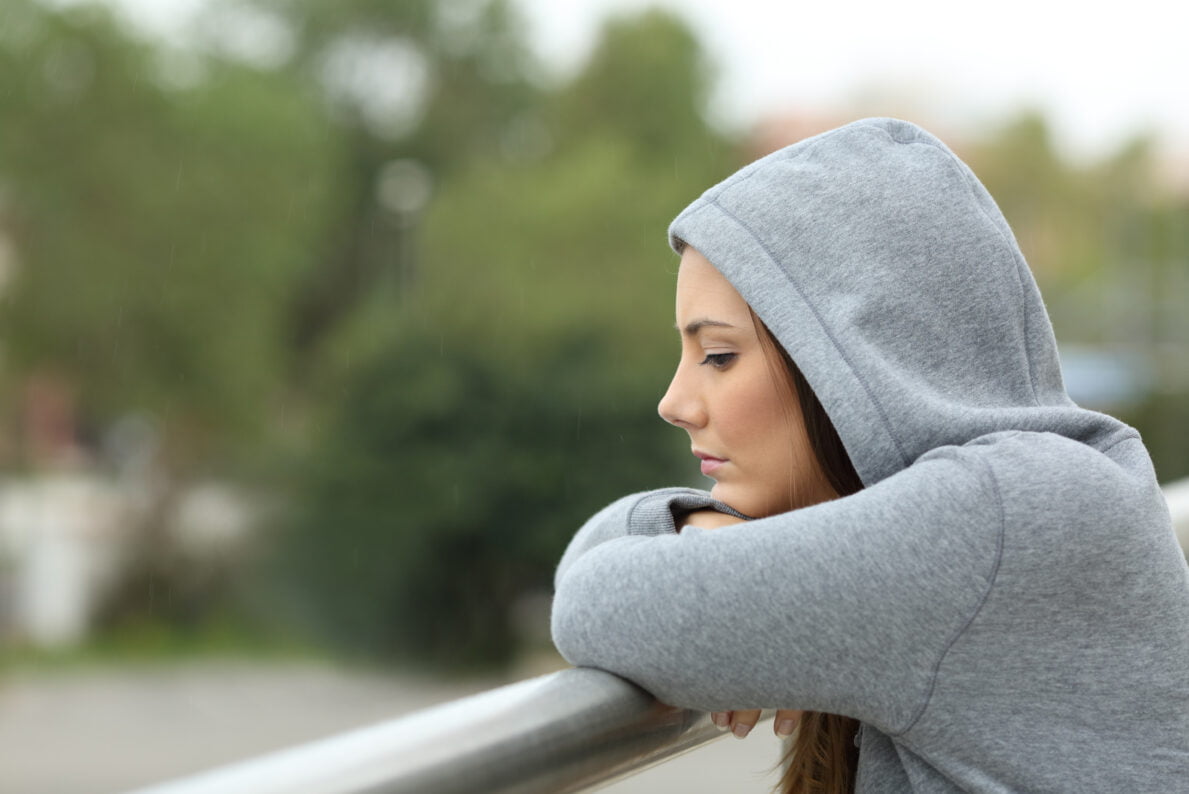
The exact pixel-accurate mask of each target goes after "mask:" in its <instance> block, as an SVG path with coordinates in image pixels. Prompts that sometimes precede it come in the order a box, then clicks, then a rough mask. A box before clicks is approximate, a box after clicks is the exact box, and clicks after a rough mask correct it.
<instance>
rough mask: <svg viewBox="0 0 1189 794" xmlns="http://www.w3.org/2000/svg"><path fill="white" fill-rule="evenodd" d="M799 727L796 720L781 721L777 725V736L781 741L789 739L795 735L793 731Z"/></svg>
mask: <svg viewBox="0 0 1189 794" xmlns="http://www.w3.org/2000/svg"><path fill="white" fill-rule="evenodd" d="M796 727H797V721H796V720H781V721H780V722H778V723H776V735H777V736H779V737H780V738H781V739H787V738H788V737H790V736H792V735H793V729H794V728H796Z"/></svg>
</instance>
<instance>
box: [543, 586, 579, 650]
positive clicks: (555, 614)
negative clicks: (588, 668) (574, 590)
mask: <svg viewBox="0 0 1189 794" xmlns="http://www.w3.org/2000/svg"><path fill="white" fill-rule="evenodd" d="M578 611H579V610H578V605H577V604H575V603H574V599H573V597H572V594H571V593H570V592H568V590H567V588H565V587H564V586H561V585H560V583H559V587H558V589H557V592H556V593H555V594H554V596H553V607H552V610H551V613H550V617H549V633H550V636H551V637H552V638H553V647H555V648H557V652H558V653H560V654H561V655H562V658H563V659H565V660H566V661H567V662H569V663H570V664H572V665H574V666H576V667H577V666H582V665H584V664H588V663H589V661H588V660H587V659H586V656H585V654H584V653H583V649H584V648H585V647H586V646H587V644H588V638H586V637H585V636H583V632H582V630H581V623H582V620H581V618H579V616H578V615H577V614H576V613H577V612H578Z"/></svg>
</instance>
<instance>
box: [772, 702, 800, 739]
mask: <svg viewBox="0 0 1189 794" xmlns="http://www.w3.org/2000/svg"><path fill="white" fill-rule="evenodd" d="M800 721H801V712H799V711H797V710H795V709H778V710H777V712H776V718H775V719H774V720H772V730H774V731H776V735H777V736H779V737H780V738H781V739H785V738H788V737H789V736H791V735H792V733H793V731H794V730H796V728H797V723H798V722H800Z"/></svg>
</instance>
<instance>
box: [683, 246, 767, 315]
mask: <svg viewBox="0 0 1189 794" xmlns="http://www.w3.org/2000/svg"><path fill="white" fill-rule="evenodd" d="M693 319H712V320H721V321H724V322H729V323H731V324H732V325H739V326H741V327H747V326H750V319H751V310H750V308H749V307H748V305H747V301H745V300H743V296H742V295H740V294H739V293H738V292H737V291H736V290H735V288H734V287H732V286H731V282H729V281H727V279H726V278H725V277H724V276H723V275H722V274H721V273H719V272H718V271H717V270H715V268H714V266H713V265H712V264H710V262H709V260H707V259H706V257H704V256H702V254H701V253H699V252H698V251H697V250H695V249H694V248H691V247H689V246H686V248H685V252H684V253H683V254H682V256H681V267H680V268H679V269H678V271H677V320H678V323H679V324H681V323H682V321H683V320H684V321H689V320H693ZM744 321H746V324H745V322H744Z"/></svg>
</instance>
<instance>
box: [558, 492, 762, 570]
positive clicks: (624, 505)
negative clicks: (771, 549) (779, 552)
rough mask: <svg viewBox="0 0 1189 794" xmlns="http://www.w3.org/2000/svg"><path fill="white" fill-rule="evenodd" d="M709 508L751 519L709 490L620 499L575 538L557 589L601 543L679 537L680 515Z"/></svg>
mask: <svg viewBox="0 0 1189 794" xmlns="http://www.w3.org/2000/svg"><path fill="white" fill-rule="evenodd" d="M705 509H712V510H717V511H718V512H720V513H727V514H728V515H733V516H736V517H738V518H747V516H745V515H743V514H742V513H740V512H738V511H737V510H734V509H733V508H731V507H729V506H727V505H725V504H723V503H722V502H719V501H717V500H716V499H714V498H712V497H711V496H710V494H709V493H707V492H706V491H699V490H697V489H694V488H660V489H658V490H655V491H645V492H643V493H637V494H632V495H631V496H625V497H623V498H622V499H617V500H616V501H614V502H612V503H611V504H609V505H607V507H605V508H603V509H602V510H600V511H599V512H598V513H595V515H594V516H592V517H591V519H590V520H589V521H587V522H586V523H585V524H584V525H583V526H582V528H581V529H580V530H578V532H577V534H575V535H574V537H573V539H572V540H571V541H570V545H569V546H568V547H567V548H566V552H565V554H563V555H562V558H561V562H560V563H558V565H557V572H556V575H555V577H554V585H555V587H556V586H559V585H560V583H561V580H562V577H563V576H565V573H566V571H568V570H569V568H570V566H571V565H573V564H574V562H575V561H576V560H578V558H580V557H581V556H582V555H584V554H585V553H586V552H588V551H590V550H591V549H592V548H594V547H595V546H598V545H599V544H600V543H604V542H606V541H608V540H611V539H613V538H619V537H624V536H625V535H675V534H677V532H678V529H677V516H679V515H684V514H685V513H690V512H693V511H694V510H705Z"/></svg>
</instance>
